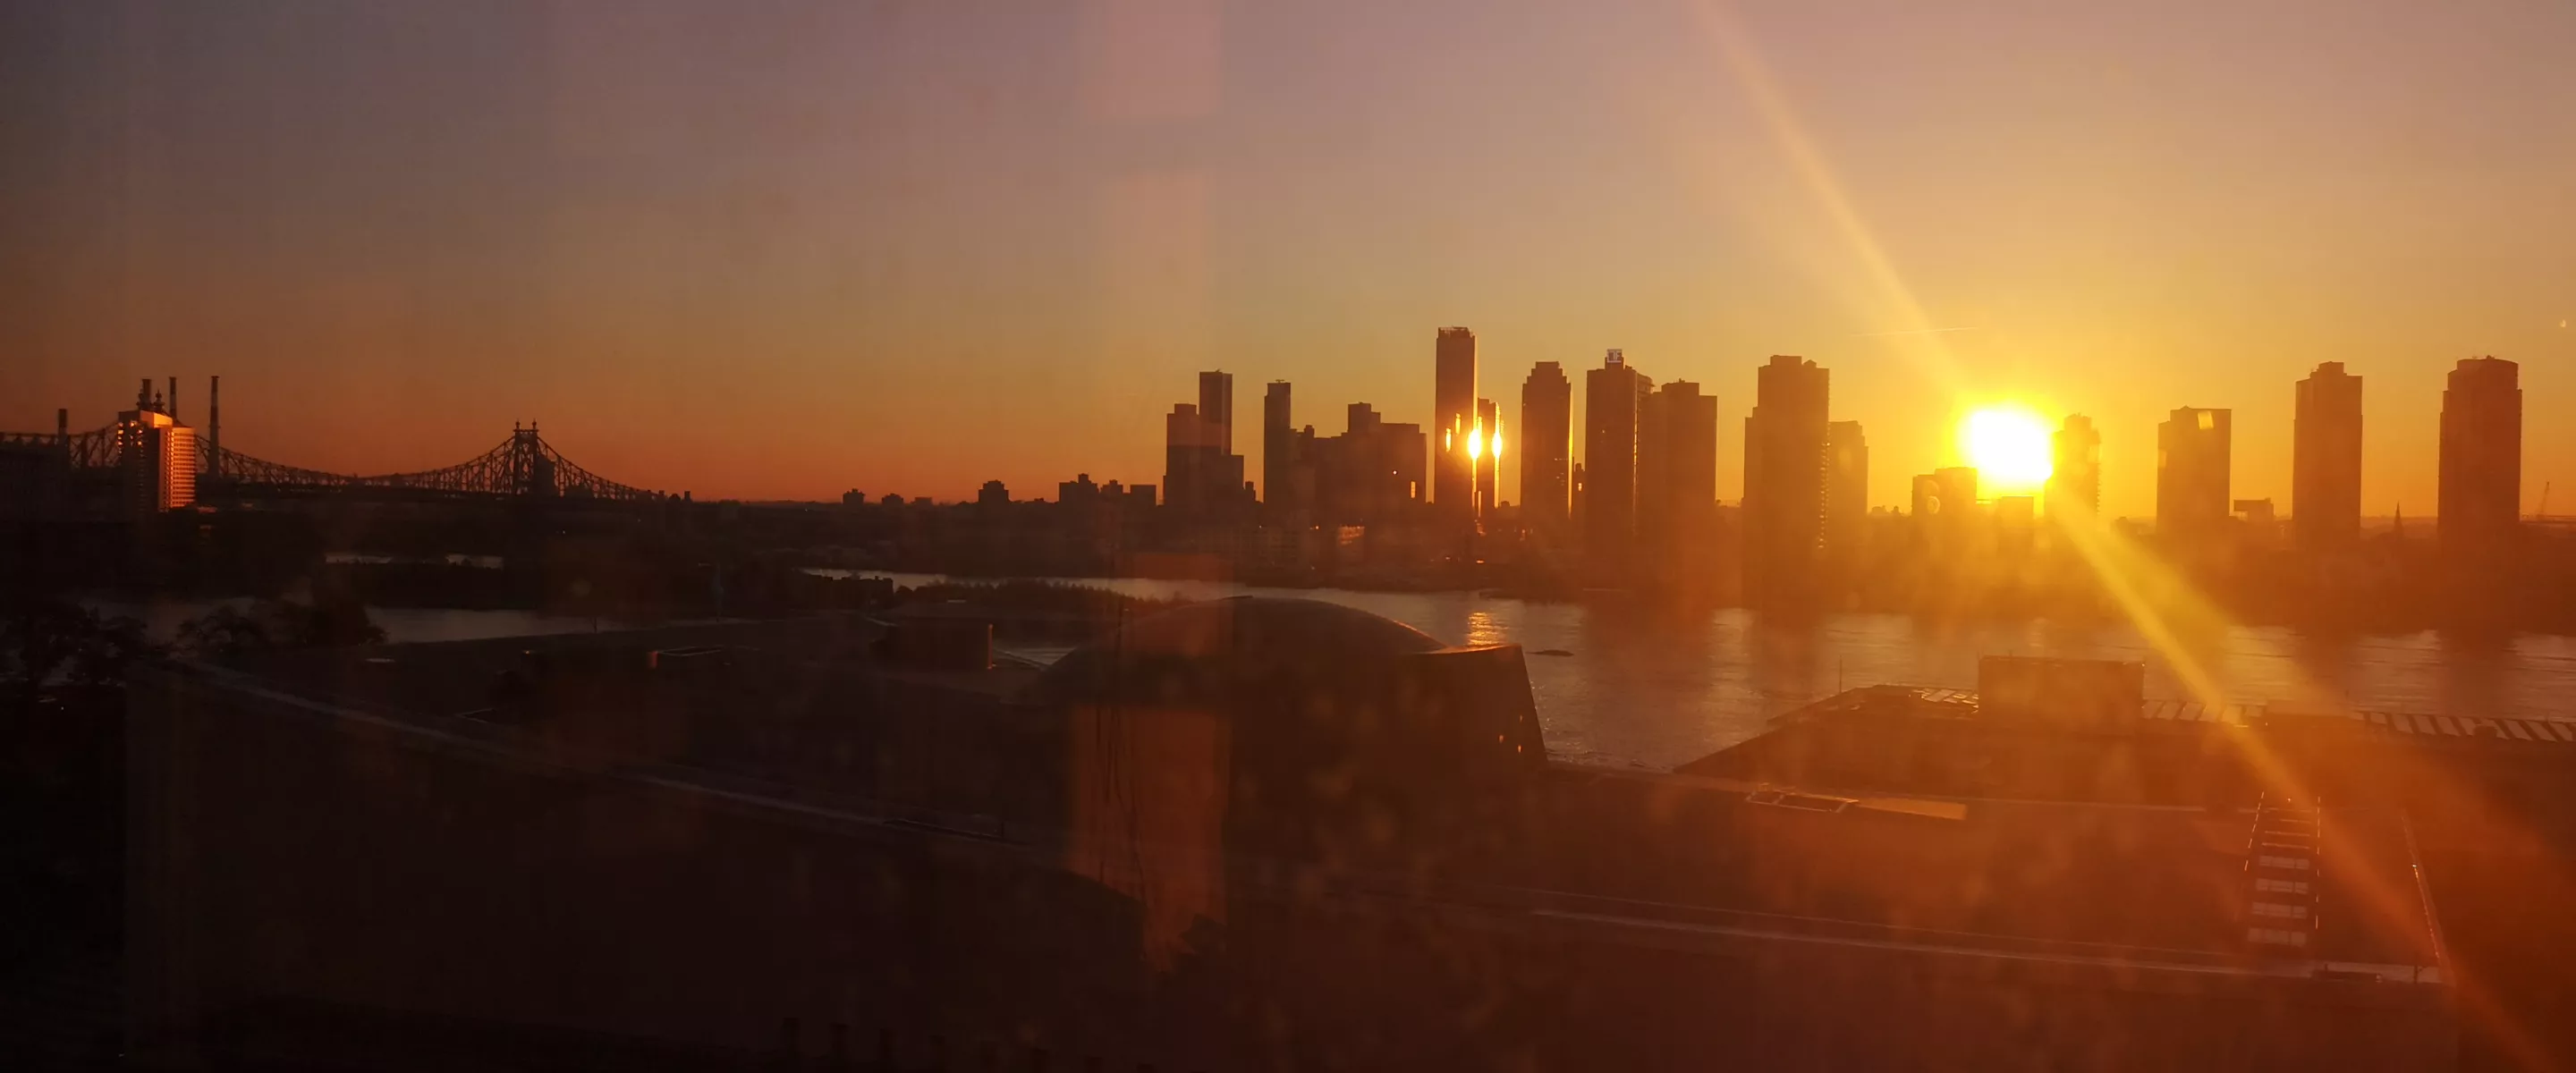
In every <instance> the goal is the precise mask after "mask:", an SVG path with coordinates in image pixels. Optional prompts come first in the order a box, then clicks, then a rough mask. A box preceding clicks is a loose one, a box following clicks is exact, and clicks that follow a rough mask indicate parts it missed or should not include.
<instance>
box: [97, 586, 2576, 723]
mask: <svg viewBox="0 0 2576 1073" xmlns="http://www.w3.org/2000/svg"><path fill="white" fill-rule="evenodd" d="M829 573H841V572H840V571H829ZM864 573H868V574H870V575H871V576H881V577H891V578H893V579H894V580H895V582H896V583H897V584H899V585H914V584H920V583H922V582H927V581H936V580H941V579H940V578H939V577H937V576H936V575H926V574H900V573H883V572H874V571H869V572H864ZM1071 583H1074V584H1083V585H1091V586H1096V587H1099V588H1105V589H1111V590H1114V591H1118V592H1123V593H1127V594H1130V595H1135V596H1165V597H1168V596H1178V597H1184V598H1191V599H1205V598H1215V597H1221V596H1232V595H1243V594H1252V595H1265V596H1287V597H1298V598H1304V599H1313V600H1328V601H1331V602H1333V603H1338V604H1343V605H1346V606H1349V607H1355V608H1358V609H1360V610H1363V611H1369V612H1372V613H1375V614H1380V615H1384V616H1386V617H1388V618H1392V619H1395V620H1397V621H1399V622H1404V623H1406V624H1409V625H1411V626H1413V627H1415V628H1416V629H1420V630H1422V631H1423V632H1425V633H1428V634H1430V635H1432V636H1433V637H1436V638H1439V639H1440V640H1442V641H1446V642H1450V643H1467V644H1483V643H1487V642H1502V641H1507V642H1513V643H1517V644H1519V645H1521V646H1522V647H1523V648H1524V649H1526V650H1528V651H1529V652H1530V653H1531V655H1530V656H1529V670H1530V688H1531V691H1532V693H1533V694H1535V696H1536V699H1537V703H1538V712H1539V719H1540V722H1541V724H1542V725H1543V726H1544V728H1545V730H1546V732H1547V735H1548V742H1549V751H1550V752H1551V753H1552V754H1555V755H1557V756H1559V757H1561V758H1563V759H1568V760H1576V761H1582V762H1587V763H1606V764H1613V765H1621V766H1633V767H1640V768H1653V769H1660V768H1668V767H1671V766H1672V765H1675V764H1679V763H1682V762H1685V761H1688V760H1691V759H1693V758H1696V757H1699V756H1703V755H1706V754H1707V753H1710V752H1713V751H1715V750H1717V749H1721V748H1724V747H1726V746H1728V745H1732V744H1734V743H1736V742H1739V741H1743V740H1744V739H1746V738H1749V737H1752V736H1753V735H1755V734H1757V733H1759V732H1760V731H1761V729H1762V726H1763V722H1764V720H1767V719H1769V718H1770V717H1772V716H1774V715H1777V714H1779V713H1781V712H1784V711H1787V710H1789V709H1791V708H1794V707H1796V706H1798V705H1800V704H1804V703H1806V702H1808V701H1811V700H1815V699H1818V698H1821V697H1826V696H1830V695H1832V694H1833V693H1835V692H1837V691H1839V690H1841V689H1843V688H1845V687H1853V686H1863V685H1871V684H1876V683H1882V682H1890V683H1903V684H1909V685H1931V686H1952V687H1959V688H1974V687H1975V685H1976V679H1977V659H1978V657H1980V656H1984V655H1988V654H2021V655H2050V656H2075V657H2090V658H2100V659H2125V660H2136V661H2140V662H2143V663H2145V664H2146V665H2147V693H2148V695H2149V696H2153V697H2186V696H2188V695H2189V692H2188V690H2186V689H2184V688H2183V686H2182V685H2181V684H2180V683H2179V682H2178V681H2177V680H2176V678H2175V675H2174V669H2173V668H2174V661H2173V660H2172V659H2170V658H2168V656H2167V655H2166V654H2165V653H2164V652H2161V651H2159V650H2158V649H2157V648H2156V646H2154V645H2152V644H2150V643H2148V641H2147V640H2146V638H2145V637H2143V636H2141V635H2140V634H2139V632H2138V631H2137V630H2136V629H2135V628H2133V627H2131V626H2129V625H2127V624H2125V623H2101V624H2084V625H2066V624H2058V623H2051V622H2047V621H2030V622H2021V623H2009V624H2005V623H1981V624H1952V625H1944V626H1934V625H1931V624H1927V623H1925V622H1923V621H1920V620H1917V619H1915V618H1913V617H1910V616H1907V615H1901V614H1864V613H1849V614H1837V615H1829V616H1825V617H1824V618H1822V619H1819V620H1815V621H1808V622H1789V621H1781V620H1777V619H1773V618H1768V617H1766V616H1763V615H1759V614H1756V613H1754V612H1751V611H1747V610H1743V609H1735V608H1730V609H1722V610H1717V611H1709V612H1701V613H1691V614H1676V613H1671V612H1665V611H1658V610H1653V609H1649V608H1645V607H1640V606H1636V605H1632V604H1625V603H1615V602H1593V603H1545V602H1534V601H1524V600H1515V599H1507V598H1498V597H1489V596H1479V595H1477V594H1474V593H1468V592H1437V593H1415V592H1351V591H1345V590H1339V589H1261V588H1253V587H1248V586H1241V585H1228V584H1216V583H1209V582H1191V581H1158V580H1150V579H1142V578H1101V579H1082V580H1077V581H1073V582H1071ZM206 606H207V605H206V604H205V603H204V602H202V601H180V602H172V603H158V604H144V605H125V606H118V605H115V604H108V603H102V604H101V607H102V609H103V610H110V611H116V612H118V613H124V614H134V615H137V616H138V617H141V618H143V619H144V620H145V621H146V622H147V624H149V625H151V626H152V628H153V630H154V632H155V633H156V634H159V635H161V636H164V637H167V636H169V635H170V634H171V633H172V632H174V631H175V630H176V628H177V624H178V622H179V621H180V620H181V619H182V618H184V617H186V616H188V615H192V614H197V613H201V612H202V611H203V610H204V609H205V607H206ZM371 614H373V616H374V617H375V621H376V623H377V624H378V625H380V626H382V627H384V629H385V633H386V636H387V639H388V640H391V641H394V642H406V641H441V640H462V639H468V638H475V637H504V636H516V635H533V634H544V633H565V632H575V631H587V630H592V629H601V628H605V629H615V628H617V627H618V626H619V623H617V622H615V621H613V620H611V621H598V620H593V619H590V618H587V617H574V616H564V615H547V614H540V613H536V612H529V611H455V610H433V609H415V608H378V609H374V610H372V611H371ZM2180 644H2181V645H2182V647H2183V648H2184V649H2185V650H2186V651H2187V652H2188V653H2189V658H2190V659H2191V660H2193V661H2195V662H2197V663H2198V664H2199V665H2200V666H2202V667H2204V668H2205V669H2206V670H2207V672H2208V674H2209V675H2210V676H2211V677H2212V678H2214V679H2215V680H2216V681H2217V683H2218V684H2219V688H2220V689H2221V690H2222V691H2223V692H2224V694H2225V696H2226V697H2227V698H2228V699H2230V700H2235V701H2249V702H2250V701H2264V702H2273V703H2285V704H2297V705H2337V704H2343V705H2349V706H2352V707H2358V708H2371V709H2381V710H2387V711H2404V712H2427V713H2446V714H2452V715H2482V716H2517V717H2522V718H2571V717H2576V637H2567V636H2560V635H2552V634H2518V635H2509V636H2501V637H2478V636H2470V635H2461V634H2449V633H2444V632H2441V631H2433V630H2426V631H2422V632H2417V633H2405V634H2392V635H2379V636H2345V637H2324V636H2316V635H2311V634H2303V633H2301V632H2300V631H2298V630H2294V629H2291V628H2288V627H2277V626H2233V627H2227V628H2224V629H2221V630H2216V631H2213V632H2210V633H2208V634H2205V635H2202V636H2196V637H2187V638H2184V639H2182V641H2181V642H2180ZM1549 650H1562V651H1564V652H1566V653H1568V654H1566V655H1562V656H1555V655H1538V654H1537V653H1539V652H1542V651H1549ZM1024 654H1027V655H1032V656H1036V657H1038V658H1041V659H1044V658H1048V657H1051V656H1052V655H1055V654H1056V651H1053V650H1041V649H1030V650H1024Z"/></svg>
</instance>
